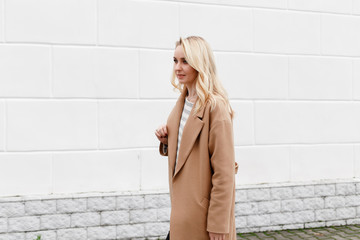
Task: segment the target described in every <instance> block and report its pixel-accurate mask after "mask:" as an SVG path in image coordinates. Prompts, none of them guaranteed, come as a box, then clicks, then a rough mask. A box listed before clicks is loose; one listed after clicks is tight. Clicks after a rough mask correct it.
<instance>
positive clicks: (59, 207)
mask: <svg viewBox="0 0 360 240" xmlns="http://www.w3.org/2000/svg"><path fill="white" fill-rule="evenodd" d="M56 211H57V212H60V213H74V212H85V211H86V198H74V199H58V200H56Z"/></svg>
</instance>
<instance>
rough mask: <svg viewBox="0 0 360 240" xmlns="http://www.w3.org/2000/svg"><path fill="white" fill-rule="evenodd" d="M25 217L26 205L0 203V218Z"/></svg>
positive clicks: (20, 203)
mask: <svg viewBox="0 0 360 240" xmlns="http://www.w3.org/2000/svg"><path fill="white" fill-rule="evenodd" d="M23 215H25V206H24V203H22V202H11V203H0V217H17V216H23Z"/></svg>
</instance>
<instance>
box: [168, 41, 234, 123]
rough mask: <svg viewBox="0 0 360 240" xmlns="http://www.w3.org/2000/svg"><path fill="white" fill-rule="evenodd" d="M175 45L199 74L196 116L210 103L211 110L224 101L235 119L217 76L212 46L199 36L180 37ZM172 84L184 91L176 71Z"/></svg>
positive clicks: (197, 79) (197, 78) (195, 107)
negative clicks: (181, 49) (180, 47)
mask: <svg viewBox="0 0 360 240" xmlns="http://www.w3.org/2000/svg"><path fill="white" fill-rule="evenodd" d="M175 45H176V46H175V48H177V47H178V46H182V48H183V50H184V55H185V59H186V61H187V63H188V64H189V65H190V66H191V67H192V68H194V69H195V70H196V71H197V72H198V75H197V77H196V79H195V81H196V87H195V88H196V94H197V96H198V100H197V101H196V105H195V106H194V113H195V114H196V113H197V112H198V111H199V110H200V109H202V108H204V107H205V104H206V102H208V101H209V103H210V106H211V108H210V110H213V109H214V108H215V106H216V102H217V101H223V102H224V103H225V106H226V108H227V109H228V111H229V113H230V116H231V118H233V116H234V111H233V110H232V108H231V106H230V103H229V98H228V95H227V92H226V90H225V89H224V87H223V85H222V84H221V82H220V80H219V78H218V76H217V71H216V65H215V59H214V54H213V52H212V50H211V48H210V45H209V44H208V43H207V42H206V41H205V39H203V38H202V37H199V36H190V37H187V38H182V37H180V40H179V41H176V44H175ZM171 84H172V85H173V86H174V88H175V89H178V90H180V91H183V88H184V86H183V84H181V83H179V82H178V81H176V73H175V71H173V74H172V77H171Z"/></svg>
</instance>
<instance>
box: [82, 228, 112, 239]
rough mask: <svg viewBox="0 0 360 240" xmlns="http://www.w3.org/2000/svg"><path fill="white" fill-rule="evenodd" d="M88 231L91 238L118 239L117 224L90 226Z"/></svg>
mask: <svg viewBox="0 0 360 240" xmlns="http://www.w3.org/2000/svg"><path fill="white" fill-rule="evenodd" d="M87 231H88V236H89V238H88V239H91V240H102V239H116V226H109V227H89V228H88V229H87Z"/></svg>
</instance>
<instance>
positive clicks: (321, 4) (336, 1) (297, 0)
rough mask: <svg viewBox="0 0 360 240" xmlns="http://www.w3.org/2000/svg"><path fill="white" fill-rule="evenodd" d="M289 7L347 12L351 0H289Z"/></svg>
mask: <svg viewBox="0 0 360 240" xmlns="http://www.w3.org/2000/svg"><path fill="white" fill-rule="evenodd" d="M289 9H294V10H305V11H317V12H333V13H345V14H349V13H351V11H352V0H290V1H289Z"/></svg>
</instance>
